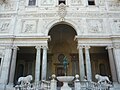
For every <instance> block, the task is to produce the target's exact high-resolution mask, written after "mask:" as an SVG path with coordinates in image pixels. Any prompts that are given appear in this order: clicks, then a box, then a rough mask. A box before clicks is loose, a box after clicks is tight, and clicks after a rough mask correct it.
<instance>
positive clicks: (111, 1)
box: [0, 0, 120, 90]
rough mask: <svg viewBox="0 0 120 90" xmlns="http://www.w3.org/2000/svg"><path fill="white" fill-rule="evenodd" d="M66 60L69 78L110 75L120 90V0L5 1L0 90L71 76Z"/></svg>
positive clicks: (0, 6)
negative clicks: (29, 80)
mask: <svg viewBox="0 0 120 90" xmlns="http://www.w3.org/2000/svg"><path fill="white" fill-rule="evenodd" d="M65 56H66V57H67V60H68V66H67V73H66V74H67V75H70V76H75V75H76V74H78V75H80V80H81V81H82V80H84V79H85V77H86V79H87V80H88V81H94V82H96V79H95V75H96V74H100V75H103V76H104V75H105V76H108V77H109V78H110V80H111V81H112V82H113V84H115V85H114V86H115V87H116V88H117V89H118V90H119V89H120V88H119V87H120V84H119V83H120V57H119V56H120V1H119V0H6V1H5V2H2V0H1V1H0V90H13V89H10V88H11V87H13V86H14V85H16V84H17V80H18V78H19V77H21V76H27V75H30V74H31V75H32V76H33V82H34V81H40V80H49V79H50V78H51V75H52V74H55V75H56V76H63V75H65V73H64V67H63V59H64V57H65ZM57 84H58V86H60V85H61V83H57ZM117 89H115V90H117Z"/></svg>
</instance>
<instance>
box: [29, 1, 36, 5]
mask: <svg viewBox="0 0 120 90" xmlns="http://www.w3.org/2000/svg"><path fill="white" fill-rule="evenodd" d="M28 5H30V6H34V5H36V0H29V3H28Z"/></svg>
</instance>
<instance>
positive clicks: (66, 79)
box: [57, 76, 74, 90]
mask: <svg viewBox="0 0 120 90" xmlns="http://www.w3.org/2000/svg"><path fill="white" fill-rule="evenodd" d="M57 79H58V80H59V81H60V82H63V86H62V87H61V90H72V88H70V87H69V86H68V82H70V81H72V80H73V79H74V77H73V76H59V77H57Z"/></svg>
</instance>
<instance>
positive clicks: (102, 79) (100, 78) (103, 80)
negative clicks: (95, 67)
mask: <svg viewBox="0 0 120 90" xmlns="http://www.w3.org/2000/svg"><path fill="white" fill-rule="evenodd" d="M95 78H96V79H97V80H98V82H97V83H107V82H108V83H110V84H111V81H110V80H109V78H108V77H107V76H101V75H99V74H96V75H95Z"/></svg>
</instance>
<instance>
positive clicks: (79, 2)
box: [71, 0, 82, 5]
mask: <svg viewBox="0 0 120 90" xmlns="http://www.w3.org/2000/svg"><path fill="white" fill-rule="evenodd" d="M71 4H72V5H77V4H79V5H80V4H82V2H81V0H71Z"/></svg>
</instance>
